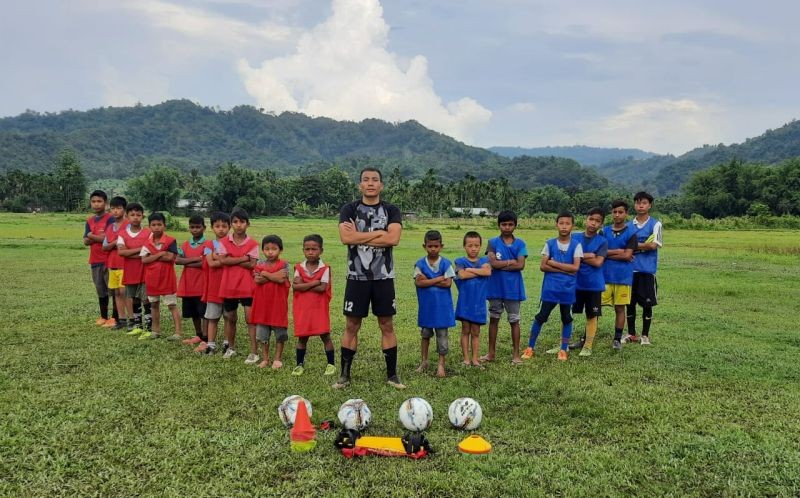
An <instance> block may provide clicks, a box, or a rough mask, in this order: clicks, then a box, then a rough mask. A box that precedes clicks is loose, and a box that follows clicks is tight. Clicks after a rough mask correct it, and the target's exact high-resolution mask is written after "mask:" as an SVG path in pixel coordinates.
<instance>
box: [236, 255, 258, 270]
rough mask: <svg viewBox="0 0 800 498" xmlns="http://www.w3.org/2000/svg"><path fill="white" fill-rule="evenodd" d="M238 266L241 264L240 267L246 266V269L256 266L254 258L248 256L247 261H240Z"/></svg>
mask: <svg viewBox="0 0 800 498" xmlns="http://www.w3.org/2000/svg"><path fill="white" fill-rule="evenodd" d="M244 257H247V256H244ZM239 266H241V267H242V268H246V269H248V270H252V269H253V268H255V267H256V260H255V259H253V258H250V257H248V259H247V261H242V262H241V263H239Z"/></svg>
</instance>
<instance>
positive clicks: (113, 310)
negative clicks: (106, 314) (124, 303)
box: [111, 291, 119, 321]
mask: <svg viewBox="0 0 800 498" xmlns="http://www.w3.org/2000/svg"><path fill="white" fill-rule="evenodd" d="M114 292H116V291H114ZM111 318H113V319H114V320H116V321H119V311H118V310H117V300H116V299H114V297H113V296H112V297H111Z"/></svg>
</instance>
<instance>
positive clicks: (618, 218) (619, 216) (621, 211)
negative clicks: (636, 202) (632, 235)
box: [611, 206, 628, 225]
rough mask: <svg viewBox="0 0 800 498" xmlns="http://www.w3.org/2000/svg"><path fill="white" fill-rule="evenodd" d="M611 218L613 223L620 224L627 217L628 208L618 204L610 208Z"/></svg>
mask: <svg viewBox="0 0 800 498" xmlns="http://www.w3.org/2000/svg"><path fill="white" fill-rule="evenodd" d="M611 219H613V220H614V224H615V225H622V224H623V223H625V220H627V219H628V210H627V209H625V207H624V206H618V207H615V208H614V209H612V210H611Z"/></svg>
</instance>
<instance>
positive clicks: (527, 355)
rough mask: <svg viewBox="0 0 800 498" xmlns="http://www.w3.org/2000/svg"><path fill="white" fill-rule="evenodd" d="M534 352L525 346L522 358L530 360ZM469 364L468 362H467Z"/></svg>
mask: <svg viewBox="0 0 800 498" xmlns="http://www.w3.org/2000/svg"><path fill="white" fill-rule="evenodd" d="M535 354H536V353H535V352H534V351H533V348H531V347H527V348H525V351H523V352H522V359H523V360H530V359H531V358H533V356H534V355H535ZM467 365H469V363H467Z"/></svg>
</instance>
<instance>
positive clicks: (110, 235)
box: [103, 196, 133, 330]
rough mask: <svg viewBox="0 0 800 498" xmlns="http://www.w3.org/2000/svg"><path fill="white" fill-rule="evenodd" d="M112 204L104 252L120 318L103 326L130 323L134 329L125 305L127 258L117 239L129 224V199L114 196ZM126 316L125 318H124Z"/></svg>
mask: <svg viewBox="0 0 800 498" xmlns="http://www.w3.org/2000/svg"><path fill="white" fill-rule="evenodd" d="M109 205H110V206H111V217H112V221H111V223H110V224H109V225H108V227H107V228H106V237H105V238H104V239H103V252H105V253H106V255H107V256H108V262H107V263H106V266H107V267H108V290H109V292H110V293H111V297H112V299H114V306H115V309H116V310H117V313H118V315H119V318H118V319H116V320H115V319H113V318H112V319H110V320H108V321H107V322H106V324H105V325H103V327H108V328H113V329H114V330H119V329H122V328H124V327H125V326H126V325H128V327H129V329H128V330H131V329H133V315H127V313H126V309H127V308H126V306H125V284H123V283H122V275H123V266H125V258H123V257H122V256H120V255H119V251H117V239H118V238H119V233H120V232H121V231H122V230H124V229H125V227H126V226H128V220H126V219H125V208H126V207H127V206H128V201H127V200H125V198H124V197H119V196H117V197H114V198H112V199H111V202H110V203H109ZM123 317H125V318H123Z"/></svg>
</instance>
